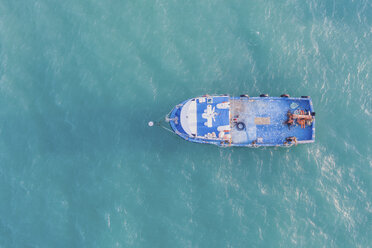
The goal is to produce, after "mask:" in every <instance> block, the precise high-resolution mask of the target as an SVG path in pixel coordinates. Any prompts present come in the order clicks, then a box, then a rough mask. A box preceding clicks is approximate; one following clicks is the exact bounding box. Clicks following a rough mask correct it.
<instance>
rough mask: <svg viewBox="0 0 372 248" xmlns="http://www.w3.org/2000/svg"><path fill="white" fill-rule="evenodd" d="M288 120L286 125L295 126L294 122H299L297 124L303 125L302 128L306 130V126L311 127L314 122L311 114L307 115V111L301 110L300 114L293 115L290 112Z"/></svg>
mask: <svg viewBox="0 0 372 248" xmlns="http://www.w3.org/2000/svg"><path fill="white" fill-rule="evenodd" d="M287 116H288V120H287V121H286V122H285V124H288V125H289V126H291V125H293V124H294V121H295V120H297V123H298V124H300V125H301V128H305V127H306V124H308V125H310V123H311V122H312V121H313V116H312V115H310V113H309V114H305V111H303V110H300V114H292V113H291V112H290V111H288V113H287Z"/></svg>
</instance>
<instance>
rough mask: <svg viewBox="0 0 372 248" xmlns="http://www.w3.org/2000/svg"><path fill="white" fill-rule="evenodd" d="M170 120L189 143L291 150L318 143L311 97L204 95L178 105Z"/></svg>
mask: <svg viewBox="0 0 372 248" xmlns="http://www.w3.org/2000/svg"><path fill="white" fill-rule="evenodd" d="M166 121H167V122H169V124H170V127H171V130H172V131H173V132H174V133H176V134H177V135H178V136H180V137H181V138H183V139H185V140H187V141H191V142H196V143H203V144H213V145H217V146H221V147H229V146H242V147H261V146H282V147H289V146H292V145H297V144H304V143H312V142H314V141H315V112H314V109H313V104H312V100H311V98H310V97H308V96H302V97H290V96H289V95H288V94H283V95H281V96H280V97H269V96H268V95H267V94H261V95H260V96H259V97H249V96H248V95H240V96H239V97H233V96H229V95H204V96H201V97H196V98H191V99H188V100H186V101H184V102H182V103H180V104H178V105H176V106H175V107H174V108H173V109H172V110H171V111H170V113H169V114H168V115H167V117H166Z"/></svg>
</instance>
